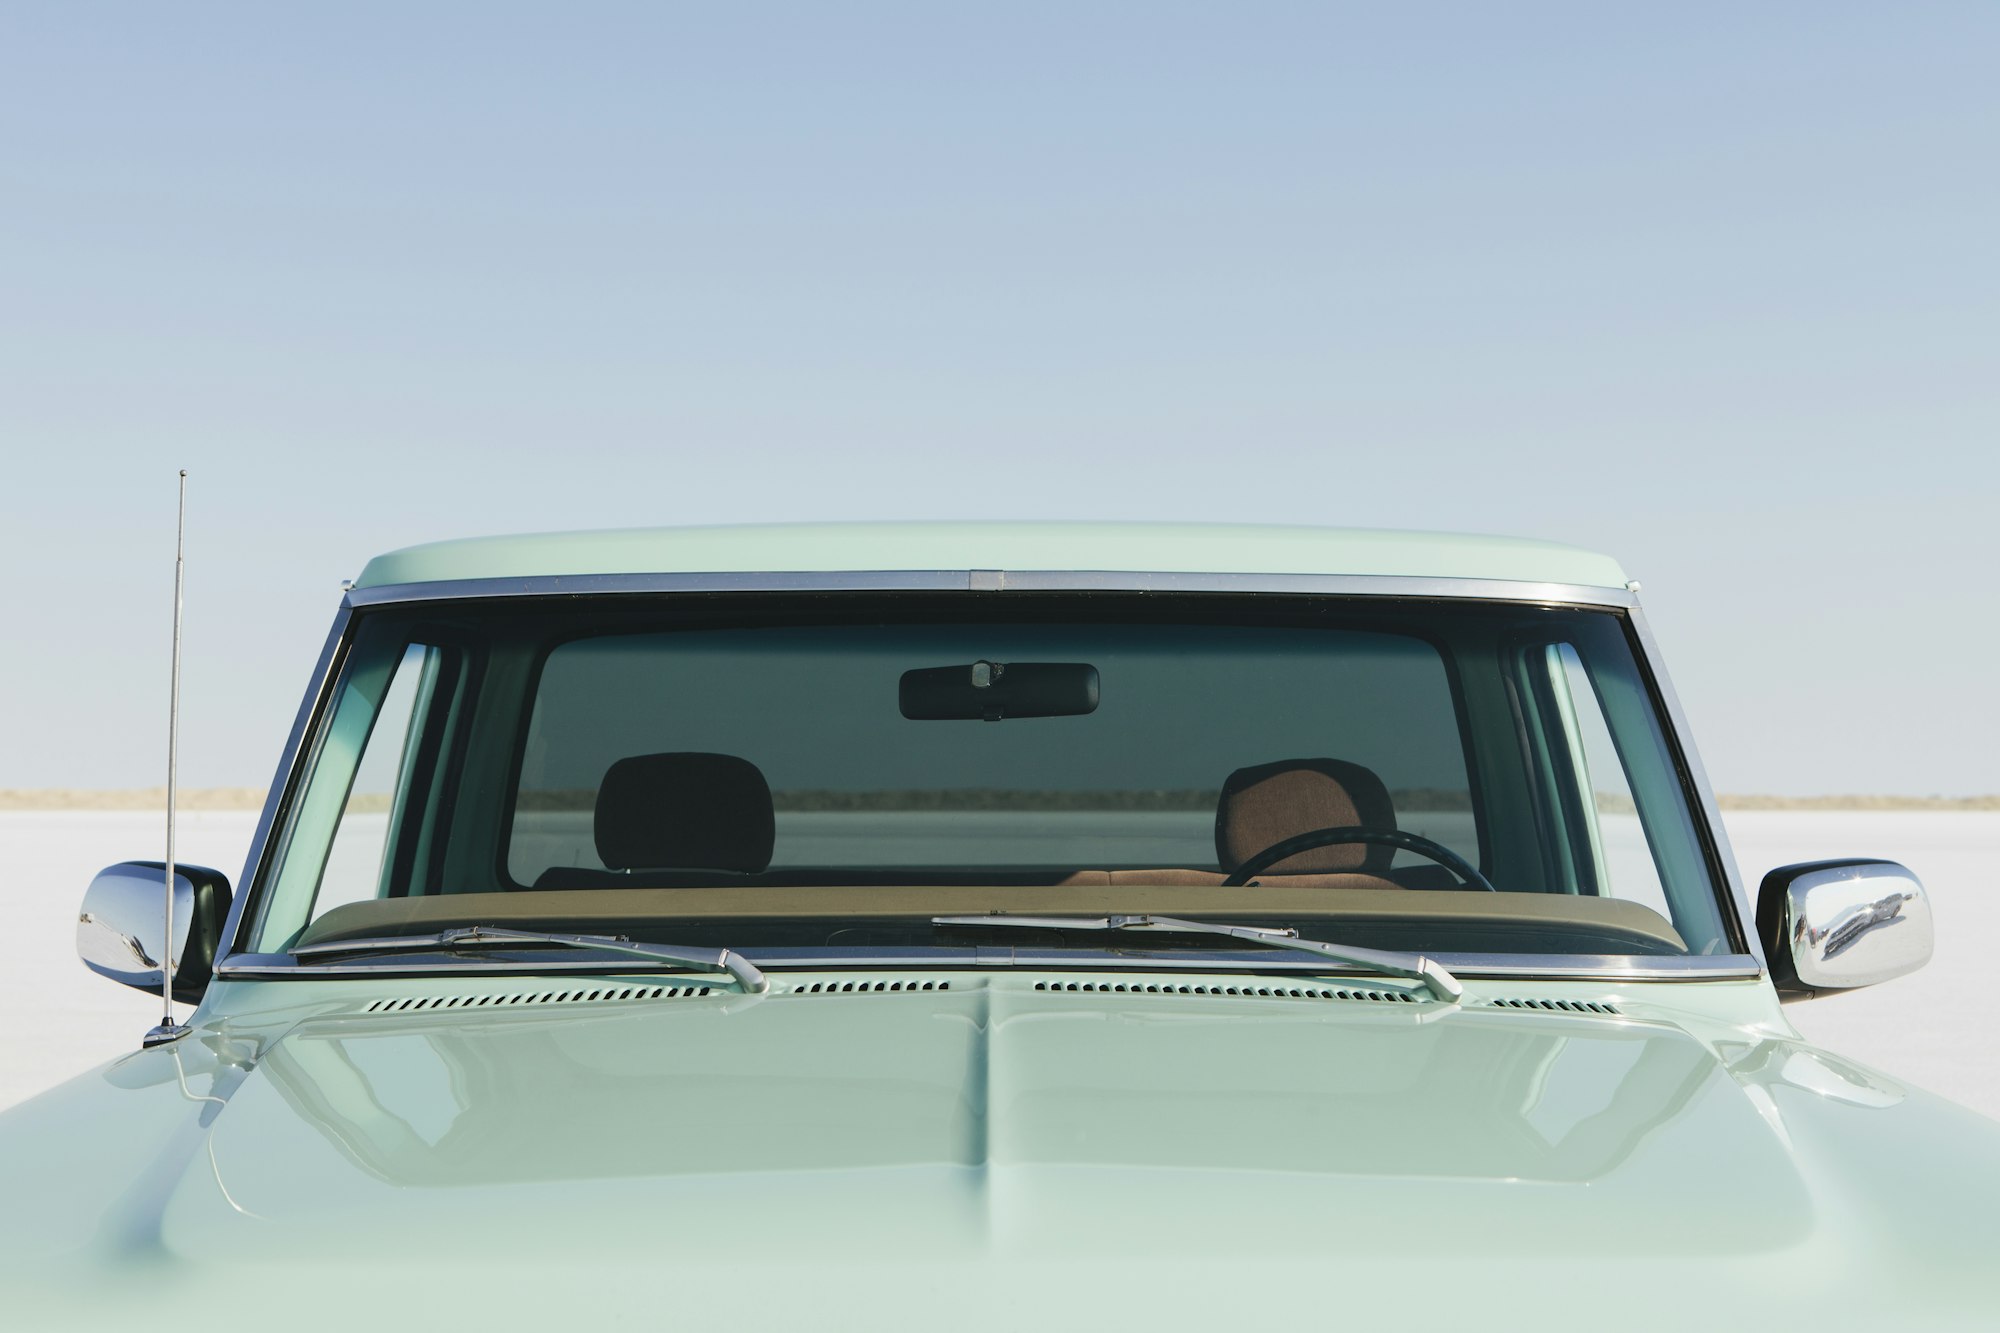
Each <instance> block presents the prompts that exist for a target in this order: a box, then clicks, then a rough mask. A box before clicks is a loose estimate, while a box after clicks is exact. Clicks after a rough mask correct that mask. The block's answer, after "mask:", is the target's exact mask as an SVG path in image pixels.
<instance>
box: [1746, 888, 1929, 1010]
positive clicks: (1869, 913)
mask: <svg viewBox="0 0 2000 1333" xmlns="http://www.w3.org/2000/svg"><path fill="white" fill-rule="evenodd" d="M1757 934H1758V936H1759V938H1760V939H1762V941H1763V943H1764V954H1765V958H1766V961H1767V962H1768V963H1769V964H1770V968H1771V980H1772V981H1773V982H1775V983H1776V984H1777V987H1778V995H1779V997H1780V998H1781V999H1784V1000H1787V1001H1790V1000H1806V999H1811V998H1812V997H1813V996H1814V995H1817V994H1819V993H1820V992H1821V991H1829V990H1852V989H1854V988H1855V987H1857V986H1873V985H1874V984H1876V983H1877V982H1880V981H1888V980H1890V979H1891V978H1892V977H1900V976H1902V975H1904V974H1905V973H1909V972H1914V971H1916V970H1917V969H1918V968H1920V967H1922V966H1923V965H1924V964H1925V963H1927V962H1929V961H1930V957H1931V943H1932V929H1931V904H1930V898H1929V897H1928V896H1927V895H1926V894H1925V893H1924V886H1923V885H1922V884H1921V883H1919V882H1918V880H1917V877H1916V876H1915V875H1913V874H1911V873H1910V872H1909V871H1908V870H1906V869H1904V868H1903V867H1902V866H1900V865H1897V864H1896V863H1895V862H1894V861H1868V860H1851V861H1808V862H1805V863H1804V864H1801V865H1790V866H1781V867H1779V868H1778V869H1776V870H1773V871H1772V872H1771V873H1770V874H1768V875H1766V876H1764V883H1763V885H1762V886H1761V887H1760V888H1759V889H1758V890H1757Z"/></svg>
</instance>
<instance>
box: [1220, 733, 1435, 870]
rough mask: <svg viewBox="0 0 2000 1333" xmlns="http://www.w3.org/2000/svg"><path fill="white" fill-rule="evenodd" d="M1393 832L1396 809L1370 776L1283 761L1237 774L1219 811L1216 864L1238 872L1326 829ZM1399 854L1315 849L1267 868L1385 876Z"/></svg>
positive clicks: (1357, 769)
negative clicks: (1274, 849)
mask: <svg viewBox="0 0 2000 1333" xmlns="http://www.w3.org/2000/svg"><path fill="white" fill-rule="evenodd" d="M1347 827H1359V828H1371V829H1384V830H1393V829H1394V828H1395V827H1396V808H1395V805H1394V803H1393V802H1391V801H1390V799H1389V789H1388V787H1386V786H1385V785H1383V782H1382V779H1381V778H1379V777H1377V776H1376V775H1375V773H1374V771H1373V770H1372V769H1367V768H1363V767H1362V766H1361V765H1360V764H1350V763H1348V762H1346V761H1345V760H1341V759H1281V760H1279V761H1278V762H1277V763H1274V764H1259V765H1257V766H1256V767H1254V768H1239V769H1237V770H1236V771H1235V772H1234V773H1231V774H1230V775H1229V780H1228V781H1227V782H1225V783H1223V784H1222V797H1221V799H1220V800H1219V801H1217V802H1216V807H1215V859H1216V861H1217V863H1218V864H1220V865H1221V866H1222V868H1223V869H1224V870H1225V871H1233V870H1235V869H1236V867H1238V866H1240V865H1242V864H1243V862H1244V861H1246V860H1248V859H1249V858H1250V857H1252V856H1255V855H1256V854H1257V853H1258V852H1261V851H1263V850H1264V849H1265V848H1266V847H1271V846H1275V845H1276V844H1278V843H1280V842H1283V841H1284V840H1285V839H1287V838H1291V837H1296V836H1298V835H1299V834H1301V833H1310V832H1312V831H1313V830H1314V829H1323V828H1347ZM1395 855H1396V849H1395V848H1393V847H1382V846H1378V845H1376V844H1373V843H1358V842H1343V843H1332V844H1330V845H1328V846H1325V847H1315V848H1313V849H1311V850H1310V851H1304V852H1300V853H1298V854H1297V855H1296V856H1291V857H1288V858H1286V859H1285V860H1283V861H1281V862H1279V863H1278V864H1277V865H1274V866H1272V867H1270V873H1272V874H1280V875H1282V874H1300V873H1305V872H1326V871H1350V870H1360V871H1366V872H1370V873H1374V874H1380V873H1381V872H1382V871H1384V870H1387V869H1388V868H1389V862H1390V861H1391V860H1392V859H1394V857H1395Z"/></svg>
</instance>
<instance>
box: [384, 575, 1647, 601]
mask: <svg viewBox="0 0 2000 1333" xmlns="http://www.w3.org/2000/svg"><path fill="white" fill-rule="evenodd" d="M713 592H740V593H757V592H1184V593H1211V592H1214V593H1250V592H1257V593H1290V594H1293V595H1296V596H1319V597H1417V598H1431V599H1456V600H1469V601H1490V602H1526V603H1532V604H1535V605H1544V606H1599V607H1617V608H1620V609H1626V608H1630V607H1632V606H1634V605H1635V604H1636V599H1635V598H1634V597H1633V595H1632V593H1631V592H1630V591H1628V590H1627V589H1624V588H1600V587H1594V586H1590V585H1587V584H1575V583H1535V582H1525V581H1523V582H1517V581H1513V580H1509V579H1465V578H1441V577H1431V576H1428V575H1403V574H1200V573H1174V572H1160V573H1146V572H1128V571H1118V570H977V569H933V570H897V569H889V570H847V571H832V572H826V571H819V572H814V571H801V572H797V573H702V574H684V573H683V574H673V573H661V574H550V575H536V576H531V577H521V578H496V579H448V580H442V581H439V582H435V583H389V584H383V585H381V586H380V587H374V588H355V589H352V590H350V591H349V592H348V594H347V601H346V605H348V606H350V607H364V606H381V605H386V604H391V603H397V602H429V601H442V600H447V599H476V598H493V597H603V596H618V595H625V594H635V593H713Z"/></svg>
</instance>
